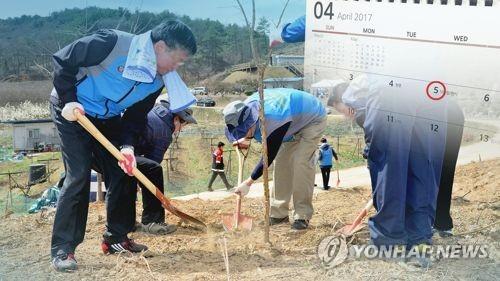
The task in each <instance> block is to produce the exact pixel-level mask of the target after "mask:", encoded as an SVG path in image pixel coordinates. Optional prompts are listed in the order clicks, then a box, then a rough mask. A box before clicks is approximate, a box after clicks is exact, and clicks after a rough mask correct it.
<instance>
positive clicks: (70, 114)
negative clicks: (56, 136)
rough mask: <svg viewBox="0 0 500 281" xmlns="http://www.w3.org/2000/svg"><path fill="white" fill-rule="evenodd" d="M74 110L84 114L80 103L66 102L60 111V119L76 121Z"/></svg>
mask: <svg viewBox="0 0 500 281" xmlns="http://www.w3.org/2000/svg"><path fill="white" fill-rule="evenodd" d="M75 109H79V110H80V112H81V113H82V114H85V111H84V110H83V106H82V105H81V104H80V103H78V102H68V103H67V104H65V105H64V107H63V109H62V111H61V115H62V117H64V119H66V120H68V121H70V122H73V121H76V115H75Z"/></svg>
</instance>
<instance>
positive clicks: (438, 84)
mask: <svg viewBox="0 0 500 281" xmlns="http://www.w3.org/2000/svg"><path fill="white" fill-rule="evenodd" d="M433 85H434V87H433ZM438 88H441V89H440V90H437V89H438ZM430 89H434V90H437V93H429V90H430ZM425 92H426V94H427V96H428V97H429V98H430V99H431V100H440V99H442V98H444V96H445V95H446V86H445V85H444V83H443V82H441V81H431V82H430V83H429V84H428V85H427V88H426V89H425ZM439 92H441V94H440V95H436V94H438V93H439Z"/></svg>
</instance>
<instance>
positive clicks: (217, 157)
mask: <svg viewBox="0 0 500 281" xmlns="http://www.w3.org/2000/svg"><path fill="white" fill-rule="evenodd" d="M223 147H224V143H223V142H219V143H218V144H217V149H216V150H214V151H213V152H212V178H210V182H209V183H208V191H214V190H213V189H212V184H213V183H214V181H215V178H216V177H217V176H220V178H221V179H222V181H223V182H224V184H225V185H226V189H227V190H230V189H231V188H232V186H231V185H230V184H229V183H228V182H227V178H226V173H225V171H224V158H223V156H222V154H224V149H223Z"/></svg>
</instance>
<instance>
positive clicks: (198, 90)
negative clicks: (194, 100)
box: [191, 87, 208, 95]
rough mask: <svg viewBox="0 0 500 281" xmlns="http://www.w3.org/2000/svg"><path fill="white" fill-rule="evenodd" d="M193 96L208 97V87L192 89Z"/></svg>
mask: <svg viewBox="0 0 500 281" xmlns="http://www.w3.org/2000/svg"><path fill="white" fill-rule="evenodd" d="M191 93H193V95H208V90H207V87H194V88H193V89H191Z"/></svg>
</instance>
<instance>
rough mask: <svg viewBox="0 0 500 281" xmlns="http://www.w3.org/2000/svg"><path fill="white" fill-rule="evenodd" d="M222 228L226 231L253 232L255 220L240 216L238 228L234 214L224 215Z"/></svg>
mask: <svg viewBox="0 0 500 281" xmlns="http://www.w3.org/2000/svg"><path fill="white" fill-rule="evenodd" d="M222 226H223V227H224V229H225V230H226V231H233V230H236V229H243V230H248V231H250V230H252V227H253V218H252V217H249V216H244V215H239V216H238V225H237V226H236V224H235V221H234V214H223V215H222Z"/></svg>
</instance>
